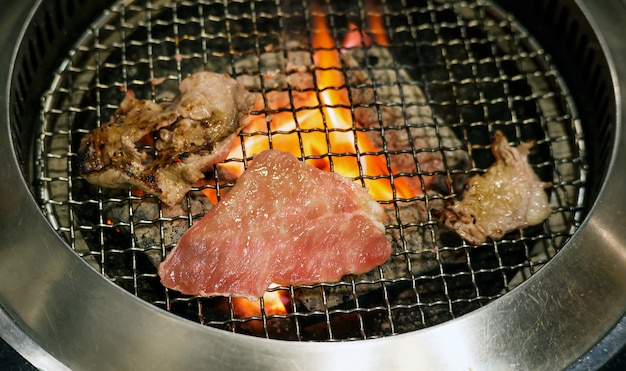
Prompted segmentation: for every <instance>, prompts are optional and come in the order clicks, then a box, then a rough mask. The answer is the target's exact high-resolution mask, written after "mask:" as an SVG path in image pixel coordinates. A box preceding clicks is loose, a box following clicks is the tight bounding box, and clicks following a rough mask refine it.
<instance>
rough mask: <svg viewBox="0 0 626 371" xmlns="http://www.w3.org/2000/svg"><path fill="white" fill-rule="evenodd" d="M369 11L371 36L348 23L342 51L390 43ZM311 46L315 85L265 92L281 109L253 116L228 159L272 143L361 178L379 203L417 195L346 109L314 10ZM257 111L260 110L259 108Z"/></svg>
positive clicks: (333, 51)
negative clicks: (288, 93) (289, 91)
mask: <svg viewBox="0 0 626 371" xmlns="http://www.w3.org/2000/svg"><path fill="white" fill-rule="evenodd" d="M370 14H371V17H370V19H369V21H368V27H369V28H370V32H369V33H370V34H371V35H372V37H373V39H372V38H370V36H368V35H367V34H366V33H365V32H363V31H360V30H358V29H357V28H356V26H354V25H351V26H350V27H351V28H350V31H349V32H348V33H347V34H346V37H345V39H344V42H343V44H342V47H343V48H344V50H345V48H349V47H355V46H368V45H371V44H372V43H375V44H378V45H382V46H386V45H389V41H388V40H387V37H386V35H385V31H384V26H383V18H382V15H381V14H380V13H378V12H376V11H374V10H371V11H370ZM312 46H313V49H314V50H315V52H314V54H313V61H314V65H315V72H314V74H315V75H314V77H315V82H316V86H315V88H316V89H312V90H310V91H294V92H293V96H292V99H287V100H285V99H284V98H281V97H279V95H280V94H284V92H273V91H272V92H269V93H268V94H267V98H268V99H267V100H268V102H269V103H268V108H270V109H272V110H281V111H280V112H278V113H275V114H272V115H271V116H270V115H259V116H251V117H250V119H249V121H250V122H249V123H248V124H247V125H246V127H245V128H244V133H247V134H251V135H245V136H243V137H242V138H241V141H239V140H238V141H236V142H235V144H234V145H233V147H232V149H231V151H230V153H229V155H228V158H230V159H239V160H242V159H243V158H244V150H245V154H246V155H247V156H249V157H253V156H254V155H256V154H258V153H261V152H262V151H265V150H267V149H270V147H271V148H272V149H278V150H282V151H285V152H291V153H292V154H294V155H295V156H296V157H300V158H301V157H303V156H304V157H306V158H307V159H306V162H307V163H309V164H310V165H312V166H315V167H317V168H319V169H322V170H325V171H334V172H336V173H339V174H341V175H342V176H345V177H348V178H352V179H363V183H364V185H365V187H367V188H368V189H369V192H370V194H371V195H372V197H374V198H375V199H376V200H379V201H388V200H392V199H395V198H411V197H414V196H417V195H419V194H421V189H415V186H414V185H410V184H409V182H408V180H407V179H406V178H402V177H394V175H393V173H394V172H393V169H391V166H390V165H389V164H388V161H387V158H386V157H385V156H384V155H383V154H380V150H381V149H380V148H377V147H376V146H375V145H374V144H373V143H372V141H371V140H370V138H369V137H368V136H367V134H366V132H365V131H361V130H359V129H360V127H359V124H358V123H357V122H356V119H355V118H354V115H353V113H352V111H351V108H350V107H351V103H350V98H349V92H348V88H347V87H346V85H345V75H344V72H343V71H342V61H341V55H340V51H339V49H338V48H337V44H336V42H335V40H334V38H333V36H332V34H331V32H330V31H329V29H328V27H327V24H326V19H325V17H324V16H323V15H321V13H320V12H318V11H315V12H313V38H312ZM277 97H278V98H277ZM274 98H276V99H274ZM275 102H280V104H283V105H282V106H274V105H277V104H279V103H275ZM258 103H259V102H258ZM255 109H259V110H262V109H263V107H255ZM254 133H268V135H271V145H270V141H269V140H268V137H267V136H265V135H254ZM218 167H219V169H221V170H222V171H227V172H228V173H230V174H231V175H232V176H233V177H238V176H240V175H241V174H242V173H243V171H244V165H243V161H232V162H227V163H224V164H220V165H219V166H218ZM392 184H393V185H392ZM204 193H205V194H206V195H207V197H209V198H210V199H211V200H212V201H214V202H217V196H216V194H215V189H213V188H207V189H205V190H204Z"/></svg>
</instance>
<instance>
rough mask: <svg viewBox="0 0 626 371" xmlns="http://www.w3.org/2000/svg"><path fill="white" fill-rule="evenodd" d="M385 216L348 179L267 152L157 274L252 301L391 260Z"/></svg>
mask: <svg viewBox="0 0 626 371" xmlns="http://www.w3.org/2000/svg"><path fill="white" fill-rule="evenodd" d="M385 217H386V215H385V212H384V210H383V209H382V207H381V206H380V205H379V204H378V203H377V202H376V201H374V199H373V198H372V197H371V196H370V195H369V194H368V193H367V191H366V190H365V189H364V188H362V187H360V186H358V185H356V184H355V183H354V182H352V181H351V180H350V179H348V178H344V177H342V176H340V175H338V174H336V173H331V172H325V171H322V170H319V169H317V168H315V167H313V166H309V165H307V164H305V163H303V162H301V161H298V160H297V159H296V157H295V156H294V155H292V154H290V153H286V152H281V151H276V150H268V151H265V152H262V153H260V154H259V155H257V156H255V158H254V160H253V162H252V165H250V167H249V168H248V169H247V170H246V171H245V172H244V173H243V175H241V177H240V178H239V180H238V181H237V183H236V184H235V186H234V187H233V188H232V189H231V191H230V192H228V193H227V194H226V196H225V197H224V198H223V199H222V201H221V202H220V203H218V204H217V205H216V206H215V207H214V208H213V209H211V210H210V211H209V212H208V213H207V214H206V215H205V216H204V217H203V218H202V219H201V220H200V221H199V222H197V223H196V224H194V225H193V226H192V227H191V228H190V229H189V230H188V231H187V232H186V233H185V234H184V235H183V237H182V238H181V239H180V241H178V244H177V245H176V247H175V248H174V250H172V251H171V252H170V253H169V254H168V255H167V258H166V259H165V261H164V262H163V263H161V265H159V269H158V273H159V276H160V277H161V283H162V284H163V285H164V286H166V287H169V288H171V289H174V290H177V291H180V292H182V293H184V294H189V295H201V296H213V295H232V296H239V297H246V298H249V299H258V298H259V297H261V296H263V293H264V292H265V290H266V289H267V287H268V286H269V285H270V284H271V283H276V284H282V285H298V284H313V283H318V282H332V281H337V280H339V279H341V277H342V276H344V275H346V274H351V273H352V274H360V273H365V272H368V271H370V270H371V269H373V268H374V267H376V266H378V265H380V264H382V263H384V262H385V261H387V259H389V256H390V254H391V244H390V242H389V241H388V240H387V239H386V237H385V226H384V224H383V222H384V220H385Z"/></svg>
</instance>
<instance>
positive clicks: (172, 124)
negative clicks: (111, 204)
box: [78, 72, 255, 205]
mask: <svg viewBox="0 0 626 371" xmlns="http://www.w3.org/2000/svg"><path fill="white" fill-rule="evenodd" d="M254 100H255V98H254V95H253V94H251V93H249V92H248V91H247V90H246V89H245V88H244V87H243V86H242V85H240V84H239V83H238V82H237V81H236V80H234V79H232V78H230V77H228V76H226V75H221V74H217V73H212V72H198V73H195V74H193V75H191V76H189V77H187V78H186V79H184V80H183V81H182V82H181V84H180V85H179V94H178V96H177V97H176V98H175V99H174V101H173V102H171V103H169V104H166V105H159V104H157V103H154V102H152V101H148V100H140V99H136V98H135V96H134V94H133V93H132V92H129V93H128V94H127V95H126V97H125V98H124V100H123V101H122V102H121V103H120V105H119V108H118V109H117V111H116V112H115V114H114V115H113V116H112V117H111V119H110V121H109V122H108V123H107V124H105V125H102V126H100V127H98V128H96V129H94V130H92V131H91V132H89V133H88V134H87V135H86V136H85V137H84V138H83V139H82V141H81V144H80V147H79V149H78V161H79V169H80V173H81V176H82V177H83V178H84V179H86V180H87V181H88V182H90V183H93V184H97V185H99V186H102V187H108V188H126V187H136V188H139V189H141V190H143V191H145V192H147V193H149V194H153V195H156V196H157V197H159V199H161V200H162V201H163V202H165V203H166V204H168V205H175V204H177V203H178V202H180V201H181V200H182V198H183V197H184V196H185V194H186V193H187V191H189V189H190V188H191V187H192V185H193V184H194V183H196V182H197V181H198V180H200V179H202V178H203V177H204V174H203V170H204V169H205V168H206V167H207V166H209V165H212V164H215V163H217V162H220V161H222V160H224V158H225V156H226V155H227V154H228V151H229V149H230V147H231V144H232V142H233V141H234V139H235V137H236V136H237V135H238V134H239V132H240V131H241V129H242V127H243V126H244V122H245V120H244V119H245V117H246V116H247V114H248V112H249V110H250V109H251V108H252V105H253V104H254ZM146 136H150V137H154V138H155V141H154V147H153V151H145V150H140V147H141V145H140V144H141V142H142V140H144V139H145V138H146Z"/></svg>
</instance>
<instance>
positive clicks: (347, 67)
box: [36, 0, 587, 341]
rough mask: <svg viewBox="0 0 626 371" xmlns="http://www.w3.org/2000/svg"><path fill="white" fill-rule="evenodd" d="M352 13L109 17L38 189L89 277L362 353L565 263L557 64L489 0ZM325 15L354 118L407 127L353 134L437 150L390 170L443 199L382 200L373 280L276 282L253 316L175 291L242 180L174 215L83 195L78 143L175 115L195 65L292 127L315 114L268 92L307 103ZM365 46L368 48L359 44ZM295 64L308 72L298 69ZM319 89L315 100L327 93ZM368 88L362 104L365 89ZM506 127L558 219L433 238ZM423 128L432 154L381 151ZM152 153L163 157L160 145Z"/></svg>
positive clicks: (571, 163)
mask: <svg viewBox="0 0 626 371" xmlns="http://www.w3.org/2000/svg"><path fill="white" fill-rule="evenodd" d="M343 7H344V6H343V5H342V6H341V8H342V9H338V6H337V5H335V4H333V3H332V2H322V1H320V2H318V4H317V5H315V6H312V5H311V4H310V3H309V2H306V1H302V2H296V1H285V2H280V1H246V2H230V3H226V2H220V3H213V2H211V1H194V2H185V1H182V2H169V1H131V2H128V1H120V2H118V3H116V4H114V5H112V6H111V7H110V8H109V10H108V11H107V12H105V13H104V15H103V16H102V17H101V18H100V19H98V20H97V21H96V22H94V23H93V24H92V26H91V27H90V28H89V29H88V30H87V31H86V32H85V33H84V34H83V35H81V36H80V38H79V39H78V40H77V42H76V44H75V47H74V48H73V49H72V50H71V51H70V52H69V53H68V55H67V59H66V60H65V61H64V62H63V63H62V64H61V65H60V66H59V69H58V72H57V74H56V76H55V79H54V81H53V83H52V85H51V86H50V89H49V90H48V91H47V93H46V94H45V95H44V96H43V97H42V101H43V111H42V113H41V118H42V128H41V134H40V137H39V138H40V139H39V142H38V148H37V151H38V152H37V154H36V158H37V159H38V160H37V161H38V162H37V163H38V169H39V177H38V180H39V193H40V202H41V206H42V208H43V210H44V212H45V213H46V215H47V216H48V219H49V220H50V222H51V224H52V225H53V226H54V228H55V229H56V230H57V231H58V233H59V234H60V235H61V236H63V237H64V238H65V240H66V241H67V243H68V244H69V246H70V247H71V248H72V249H73V250H74V251H75V252H76V253H77V254H79V255H80V256H81V257H82V258H84V260H85V261H86V262H87V263H88V264H90V265H91V266H93V267H94V269H96V270H97V271H99V272H100V273H101V274H102V275H104V276H105V277H107V278H108V279H110V280H111V281H112V282H114V283H115V284H117V285H119V286H121V287H122V288H124V289H125V290H127V291H129V292H130V293H132V294H133V295H136V296H137V297H139V298H141V299H142V300H144V301H147V302H149V303H151V304H153V305H155V306H157V307H160V308H163V309H165V310H168V311H170V312H172V313H174V314H177V315H179V316H181V317H184V318H187V319H189V320H192V321H196V322H198V323H201V324H204V325H208V326H212V327H216V328H220V329H224V330H227V331H232V332H237V333H242V334H251V335H255V336H262V337H267V338H275V339H288V340H302V341H306V340H322V341H324V340H330V341H332V340H359V339H369V338H376V337H381V336H387V335H393V334H400V333H405V332H409V331H414V330H418V329H422V328H426V327H429V326H433V325H436V324H438V323H442V322H445V321H448V320H450V319H452V318H456V317H459V316H461V315H463V314H466V313H468V312H471V311H472V310H475V309H477V308H479V307H481V306H484V305H485V304H487V303H489V302H491V301H493V300H495V299H497V298H499V297H501V296H502V295H505V294H506V293H507V292H508V291H510V290H512V289H514V288H515V287H516V286H518V285H519V284H520V283H522V282H524V281H525V280H526V279H527V278H528V277H530V276H531V275H532V274H534V273H535V272H537V271H538V270H539V269H540V268H541V267H543V266H544V265H545V264H547V263H548V262H549V260H550V259H551V258H552V257H553V256H554V255H555V254H557V253H558V251H559V249H560V248H561V246H563V244H564V243H565V241H566V240H567V239H568V238H569V237H570V236H571V235H572V234H573V233H574V231H575V230H576V229H577V227H578V225H579V223H580V221H581V220H582V218H583V217H584V212H585V187H586V173H587V169H586V163H585V158H584V155H585V152H584V140H583V137H582V131H581V129H580V123H579V122H578V117H577V115H576V110H575V107H574V106H573V104H572V101H571V99H570V96H569V94H568V91H567V87H566V86H565V85H564V83H563V81H562V80H561V78H560V76H559V73H558V71H557V69H556V67H555V66H554V65H552V64H551V60H550V56H549V55H547V53H546V52H545V51H544V50H543V49H542V48H541V46H540V45H539V44H538V43H537V42H536V41H535V40H534V39H533V38H532V37H531V36H530V35H528V33H527V32H526V31H525V30H524V28H523V26H521V25H520V24H518V23H517V21H516V20H515V19H514V18H513V17H512V16H511V15H510V14H507V13H506V12H504V11H503V10H501V9H500V8H498V7H497V6H495V5H494V4H492V3H491V2H490V1H482V0H477V1H444V0H421V1H413V2H411V3H410V4H409V3H408V2H404V1H382V2H375V1H372V2H361V1H359V2H357V4H354V6H352V7H348V8H347V9H343ZM317 14H323V15H324V19H325V21H326V24H327V25H328V28H329V31H330V33H331V35H332V36H333V39H334V40H335V41H336V44H337V49H338V50H340V52H341V53H340V55H341V56H342V58H341V64H340V65H338V66H334V67H333V68H334V69H336V70H337V71H340V72H341V74H343V80H344V81H343V82H342V83H343V85H341V86H332V89H336V90H340V89H344V90H347V91H349V92H350V93H351V94H348V96H349V97H350V99H351V101H350V102H348V103H349V106H350V107H349V108H350V111H351V112H352V113H353V114H354V115H355V116H358V114H359V112H376V113H380V112H393V113H395V117H397V118H399V119H397V120H394V121H393V122H391V123H390V122H388V121H385V120H383V119H382V118H383V117H384V115H383V114H376V115H374V117H375V118H376V120H378V121H376V122H370V123H369V124H364V123H363V122H359V125H355V126H353V127H352V128H351V129H350V130H352V131H354V133H355V135H356V133H357V132H359V133H366V134H367V135H368V136H369V137H373V138H379V140H378V142H377V141H376V140H373V141H374V142H375V143H377V145H378V148H377V149H376V150H375V151H374V152H372V151H370V150H367V151H363V154H362V156H363V157H368V156H369V157H380V158H384V159H386V160H387V162H392V161H393V160H394V158H406V156H410V157H411V158H412V159H418V160H419V159H423V158H428V156H434V155H435V154H436V155H437V156H441V159H442V161H443V164H444V166H443V168H442V169H436V170H434V171H432V170H429V169H427V168H426V167H424V168H422V167H420V166H419V161H416V162H417V165H416V166H415V167H414V168H413V169H409V170H406V169H403V170H402V171H396V172H395V173H394V170H393V169H392V171H391V172H390V173H391V174H392V175H393V176H390V175H388V176H387V177H388V178H390V179H391V181H390V183H391V187H392V188H393V189H395V188H394V187H396V186H397V183H394V182H393V179H403V178H404V179H419V182H420V183H421V184H428V183H427V182H428V179H437V180H438V181H437V182H434V183H433V184H435V183H436V184H440V186H439V187H435V186H433V189H428V190H426V192H424V193H421V194H411V195H409V196H408V197H406V196H405V195H403V194H400V193H399V192H397V191H396V192H392V197H391V198H388V199H382V200H379V202H381V204H383V206H384V207H385V209H386V210H387V213H388V216H389V217H388V219H387V222H386V229H387V236H388V238H389V239H390V240H391V241H392V246H393V252H392V256H391V258H390V260H389V261H388V262H387V263H385V264H384V265H382V266H381V267H378V268H376V269H374V270H373V271H372V272H369V273H367V274H364V275H360V276H346V277H344V278H343V279H342V280H341V281H340V282H336V283H320V284H315V285H309V286H298V287H282V286H276V287H272V288H270V289H269V290H268V294H267V295H266V296H265V297H264V298H263V299H261V300H260V301H259V302H258V303H244V302H242V301H241V300H239V299H235V298H225V297H215V298H197V297H189V296H185V295H181V294H179V293H177V292H174V291H171V290H167V289H165V288H164V287H163V286H161V284H160V282H159V278H158V276H157V274H156V265H157V264H158V263H159V262H160V261H161V260H163V258H164V256H165V255H166V254H167V253H168V252H169V251H171V249H172V248H173V247H174V245H175V244H176V241H177V240H178V238H180V235H181V234H182V232H184V230H186V229H187V228H188V227H189V226H190V225H191V224H192V223H193V222H194V221H197V220H198V219H199V218H200V217H202V215H203V214H204V213H205V212H206V211H207V210H208V209H210V208H211V201H209V198H208V197H207V196H206V195H207V194H212V195H214V196H215V197H216V198H217V199H219V197H221V195H222V194H223V193H225V192H227V191H228V189H229V188H230V187H232V185H233V184H234V182H235V181H236V180H235V179H230V178H224V176H223V173H221V172H220V171H218V170H217V168H215V169H213V170H211V169H210V170H209V171H208V172H207V173H206V180H207V181H206V182H205V184H202V185H198V187H195V188H193V189H192V191H191V192H189V194H188V195H187V197H186V199H185V201H184V202H183V203H182V204H181V205H178V206H175V207H166V206H165V205H162V204H160V203H159V202H158V200H157V199H156V198H153V197H152V196H149V195H144V194H141V193H138V192H136V191H133V190H117V191H113V190H109V189H101V188H97V187H95V186H91V185H89V184H87V183H86V182H85V181H84V180H82V179H81V178H80V176H79V174H78V170H77V167H76V162H77V159H76V151H77V148H78V145H79V143H80V139H81V138H82V137H83V136H84V135H85V134H86V133H87V132H88V131H89V130H90V129H92V128H94V127H96V126H98V125H102V124H105V123H106V122H108V120H109V117H110V116H111V115H112V114H113V112H114V111H115V109H116V108H117V105H118V104H119V102H120V101H121V100H122V99H123V97H124V94H125V92H127V91H133V92H134V93H135V95H136V96H137V97H138V98H141V99H152V100H155V101H157V102H166V101H168V100H171V99H172V97H173V96H174V95H175V93H176V89H177V86H178V84H179V82H180V81H181V80H182V79H183V78H185V77H186V76H188V75H189V74H191V73H194V72H198V71H202V70H208V71H214V72H220V73H228V74H230V75H231V76H232V77H234V78H236V79H237V80H239V81H240V82H242V83H243V84H244V85H246V87H248V89H249V90H250V91H252V92H255V93H258V94H260V95H261V96H263V97H264V98H265V102H266V105H265V106H263V107H262V108H261V109H255V110H254V111H253V112H252V115H259V117H263V116H265V117H269V116H271V115H276V114H279V113H281V112H287V113H289V114H291V115H292V116H294V117H297V116H298V112H300V111H302V110H303V109H304V108H302V107H296V106H293V105H292V106H289V105H287V106H284V107H279V108H278V109H276V108H275V107H268V105H267V97H268V96H270V95H271V93H272V92H280V93H281V94H286V95H287V96H289V97H293V96H296V95H297V94H298V89H300V91H301V90H302V88H301V87H299V86H297V83H294V79H291V77H293V76H295V75H298V74H299V73H301V72H302V71H306V70H307V69H310V68H315V66H312V65H311V63H312V55H313V53H315V52H316V49H315V48H313V45H312V43H311V38H312V34H313V32H311V30H312V23H313V20H314V19H315V17H316V15H317ZM373 15H374V17H373ZM372 19H377V20H379V21H380V23H381V25H382V30H383V31H384V34H385V37H386V40H387V42H388V44H387V45H380V43H379V44H377V43H376V42H375V40H376V35H377V34H380V30H379V31H374V32H373V31H372V30H371V25H372V23H373V22H372ZM355 27H356V29H358V30H362V31H363V33H360V32H357V34H358V35H360V36H359V40H360V43H359V44H358V45H356V46H353V47H350V48H343V49H342V45H341V42H342V40H344V39H345V36H346V35H347V34H350V33H351V32H353V31H354V29H355ZM370 37H371V38H372V39H374V42H372V43H369V42H365V41H366V39H367V38H370ZM298 57H301V58H300V59H298ZM298 60H301V61H302V63H303V64H304V65H302V66H296V67H294V66H293V63H292V62H294V61H298ZM307 63H308V64H307ZM309 75H310V73H309ZM268 76H271V78H269V77H268ZM355 76H357V77H358V76H361V77H362V78H360V79H359V78H356V77H355ZM311 89H312V91H313V93H314V94H320V89H319V88H318V87H315V86H313V87H312V88H311ZM316 89H317V90H316ZM362 91H366V92H369V93H368V94H363V95H358V94H356V93H358V92H362ZM352 93H355V94H352ZM318 108H319V107H318ZM365 116H368V115H365ZM369 116H371V115H369ZM296 121H297V120H296ZM325 130H327V131H330V132H332V131H333V130H344V129H333V128H328V127H326V128H325ZM495 130H502V131H503V132H504V133H505V134H506V135H507V137H508V139H509V141H510V142H511V143H512V144H514V145H517V144H519V143H521V142H525V141H534V143H535V145H534V147H533V149H532V150H531V154H530V157H529V162H530V163H531V165H532V167H533V168H534V170H535V171H536V173H537V174H538V175H539V177H540V178H541V180H542V181H545V182H551V186H550V187H549V188H548V189H547V190H546V191H547V192H548V195H549V199H550V204H551V206H552V214H551V215H550V217H549V218H548V220H547V221H546V222H544V223H543V224H541V225H539V226H536V227H531V228H526V229H524V230H518V231H514V232H511V233H509V234H507V235H506V236H505V237H504V238H503V239H501V240H499V241H491V240H488V241H487V242H485V243H484V244H482V245H480V246H471V245H469V244H467V243H465V242H463V241H462V240H460V239H459V238H458V237H456V236H455V235H454V234H452V233H449V232H445V231H443V230H440V229H439V228H438V226H437V222H436V221H435V220H434V219H433V217H432V215H431V213H429V212H428V208H429V206H431V205H436V204H437V203H440V202H442V201H443V200H445V199H448V198H450V197H454V196H455V195H456V193H458V192H459V191H460V189H461V188H462V187H461V186H462V181H463V180H464V179H465V178H467V176H471V175H474V174H479V173H482V172H484V171H485V169H486V168H487V167H489V165H490V164H491V163H492V162H493V160H494V159H493V156H492V154H491V145H490V139H491V137H492V134H493V132H494V131H495ZM315 131H316V130H310V132H315ZM414 133H420V134H423V135H425V137H426V140H425V142H428V143H429V145H426V146H423V147H416V146H415V145H412V144H410V142H407V143H409V144H408V145H407V146H406V147H404V148H397V147H396V146H394V144H393V143H388V142H387V139H388V138H390V135H391V137H392V138H400V140H401V139H402V138H401V137H400V136H401V135H413V134H414ZM309 134H310V133H309V132H307V130H304V129H302V128H299V127H297V126H296V128H294V129H290V130H288V132H285V131H281V130H278V129H272V128H271V127H269V126H268V128H266V129H265V130H257V131H245V132H244V133H242V134H241V135H240V137H241V138H242V140H243V141H244V142H245V141H246V140H248V139H249V138H255V139H259V138H260V139H262V140H264V141H265V142H266V143H268V145H271V143H272V140H274V139H275V138H277V137H280V136H281V135H296V136H297V137H298V138H301V139H302V140H306V138H307V135H309ZM273 138H274V139H273ZM404 140H405V141H406V137H405V138H404ZM431 143H432V144H431ZM142 146H143V147H142V148H141V150H143V151H153V150H154V149H153V148H151V146H150V144H149V143H145V144H142ZM327 148H331V147H330V146H329V145H327ZM246 149H247V147H246V146H241V150H242V152H243V156H242V159H235V158H231V159H229V160H227V161H226V162H227V163H234V164H237V163H239V164H243V166H245V165H246V164H247V161H248V160H250V159H251V156H250V155H249V154H246V153H245V152H246ZM349 155H350V154H345V153H339V152H333V151H332V150H330V149H329V150H328V151H327V152H326V153H321V154H316V155H315V156H312V155H308V154H306V153H305V154H304V156H303V157H304V160H307V161H314V160H319V159H326V160H328V161H329V162H330V163H331V164H332V163H333V161H337V162H338V161H339V160H337V159H339V158H341V156H349ZM352 156H354V154H352ZM354 178H355V181H357V182H361V184H365V183H366V182H367V181H369V180H371V179H372V178H375V176H372V174H368V173H364V172H362V171H361V172H360V173H359V174H358V176H356V177H354ZM417 210H421V211H417Z"/></svg>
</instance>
